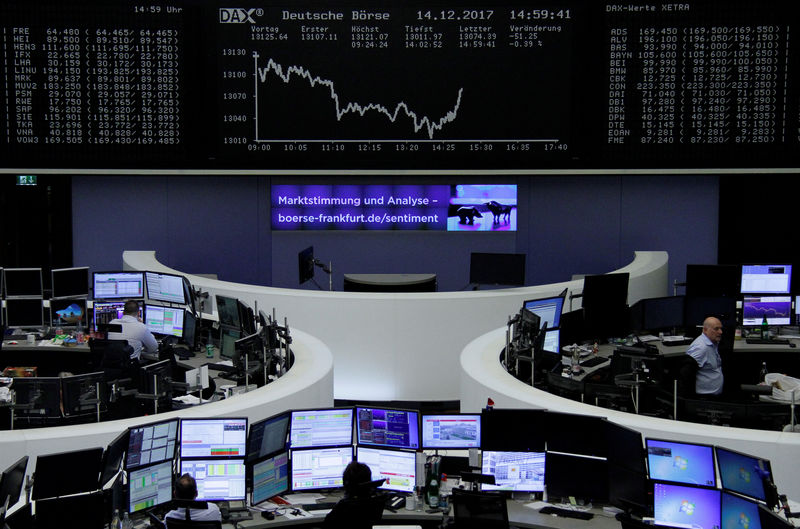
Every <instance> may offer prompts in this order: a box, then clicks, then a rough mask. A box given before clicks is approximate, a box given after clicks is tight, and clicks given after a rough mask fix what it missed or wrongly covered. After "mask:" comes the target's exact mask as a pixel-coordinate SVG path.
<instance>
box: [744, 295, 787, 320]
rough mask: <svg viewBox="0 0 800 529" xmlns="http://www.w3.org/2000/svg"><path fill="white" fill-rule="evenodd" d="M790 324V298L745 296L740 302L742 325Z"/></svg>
mask: <svg viewBox="0 0 800 529" xmlns="http://www.w3.org/2000/svg"><path fill="white" fill-rule="evenodd" d="M765 316H766V318H767V324H768V325H791V324H792V297H791V296H745V297H744V300H743V302H742V325H761V324H762V323H763V322H764V317H765Z"/></svg>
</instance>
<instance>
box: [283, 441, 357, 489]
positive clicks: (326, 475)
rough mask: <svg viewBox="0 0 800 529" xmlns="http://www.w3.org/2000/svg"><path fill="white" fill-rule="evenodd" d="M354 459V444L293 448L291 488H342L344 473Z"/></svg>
mask: <svg viewBox="0 0 800 529" xmlns="http://www.w3.org/2000/svg"><path fill="white" fill-rule="evenodd" d="M352 460H353V447H352V445H351V446H336V447H327V448H308V449H304V450H292V465H291V488H292V490H293V491H305V490H319V489H335V488H341V487H342V485H343V481H342V473H343V472H344V469H345V467H347V465H348V464H349V463H350V462H351V461H352Z"/></svg>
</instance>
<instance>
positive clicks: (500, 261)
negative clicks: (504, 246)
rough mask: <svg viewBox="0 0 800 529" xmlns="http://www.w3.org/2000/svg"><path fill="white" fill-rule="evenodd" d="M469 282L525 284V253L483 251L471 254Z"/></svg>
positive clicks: (478, 283) (477, 283)
mask: <svg viewBox="0 0 800 529" xmlns="http://www.w3.org/2000/svg"><path fill="white" fill-rule="evenodd" d="M469 282H470V283H473V284H476V285H514V286H523V285H525V254H524V253H482V252H473V253H471V254H470V256H469Z"/></svg>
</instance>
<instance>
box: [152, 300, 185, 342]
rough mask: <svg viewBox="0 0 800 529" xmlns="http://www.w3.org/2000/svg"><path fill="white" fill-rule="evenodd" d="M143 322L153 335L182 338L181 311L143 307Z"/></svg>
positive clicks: (153, 306)
mask: <svg viewBox="0 0 800 529" xmlns="http://www.w3.org/2000/svg"><path fill="white" fill-rule="evenodd" d="M144 321H145V325H146V326H147V330H149V331H150V332H152V333H153V334H164V335H169V336H177V337H178V338H183V309H177V308H174V307H159V306H157V305H145V306H144Z"/></svg>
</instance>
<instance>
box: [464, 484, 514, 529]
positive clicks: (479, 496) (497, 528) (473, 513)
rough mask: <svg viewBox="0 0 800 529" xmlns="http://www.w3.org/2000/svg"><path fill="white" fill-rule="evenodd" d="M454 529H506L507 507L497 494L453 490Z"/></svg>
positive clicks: (501, 497) (503, 499)
mask: <svg viewBox="0 0 800 529" xmlns="http://www.w3.org/2000/svg"><path fill="white" fill-rule="evenodd" d="M453 518H454V519H455V527H456V529H508V506H507V505H506V500H505V498H503V496H501V495H500V494H497V493H492V492H475V491H468V490H463V489H453Z"/></svg>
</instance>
